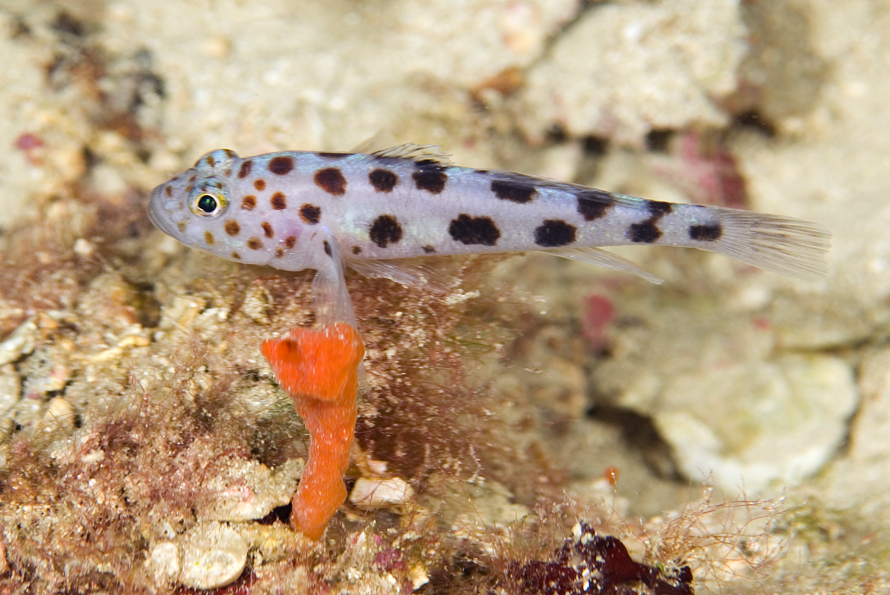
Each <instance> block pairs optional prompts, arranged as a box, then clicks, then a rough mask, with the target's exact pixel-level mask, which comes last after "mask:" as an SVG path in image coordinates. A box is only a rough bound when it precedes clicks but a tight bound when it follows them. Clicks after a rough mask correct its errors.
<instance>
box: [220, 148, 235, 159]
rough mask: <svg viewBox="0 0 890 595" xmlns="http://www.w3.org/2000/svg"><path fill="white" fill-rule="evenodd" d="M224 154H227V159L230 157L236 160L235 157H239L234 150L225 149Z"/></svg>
mask: <svg viewBox="0 0 890 595" xmlns="http://www.w3.org/2000/svg"><path fill="white" fill-rule="evenodd" d="M223 153H225V154H226V157H228V158H229V159H234V158H235V157H237V155H235V151H233V150H232V149H223Z"/></svg>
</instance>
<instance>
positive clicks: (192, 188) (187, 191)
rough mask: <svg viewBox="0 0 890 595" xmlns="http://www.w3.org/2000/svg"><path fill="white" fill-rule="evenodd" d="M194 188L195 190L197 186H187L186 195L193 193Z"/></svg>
mask: <svg viewBox="0 0 890 595" xmlns="http://www.w3.org/2000/svg"><path fill="white" fill-rule="evenodd" d="M194 188H195V186H194V185H193V184H189V185H188V186H186V187H185V192H186V194H189V193H191V191H192V190H194Z"/></svg>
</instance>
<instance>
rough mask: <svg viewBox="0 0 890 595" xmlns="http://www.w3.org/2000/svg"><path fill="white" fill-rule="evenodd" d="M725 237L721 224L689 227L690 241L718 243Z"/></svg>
mask: <svg viewBox="0 0 890 595" xmlns="http://www.w3.org/2000/svg"><path fill="white" fill-rule="evenodd" d="M722 235H723V227H721V225H720V224H719V223H709V224H707V225H692V226H690V227H689V239H691V240H698V241H699V242H716V241H717V240H719V239H720V237H721V236H722Z"/></svg>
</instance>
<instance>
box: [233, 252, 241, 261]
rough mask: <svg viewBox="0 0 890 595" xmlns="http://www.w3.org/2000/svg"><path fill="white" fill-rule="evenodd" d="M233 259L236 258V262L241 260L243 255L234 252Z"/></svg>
mask: <svg viewBox="0 0 890 595" xmlns="http://www.w3.org/2000/svg"><path fill="white" fill-rule="evenodd" d="M232 258H234V259H235V260H241V255H240V254H238V253H237V252H232Z"/></svg>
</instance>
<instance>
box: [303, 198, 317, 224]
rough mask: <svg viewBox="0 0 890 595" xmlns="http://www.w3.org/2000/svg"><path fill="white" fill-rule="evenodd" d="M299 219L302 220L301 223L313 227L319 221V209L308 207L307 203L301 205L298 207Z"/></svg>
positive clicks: (312, 206)
mask: <svg viewBox="0 0 890 595" xmlns="http://www.w3.org/2000/svg"><path fill="white" fill-rule="evenodd" d="M300 219H302V220H303V223H308V224H310V225H315V224H316V223H318V222H319V221H321V207H317V206H315V205H310V204H308V203H307V204H305V205H303V206H302V207H300Z"/></svg>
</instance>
